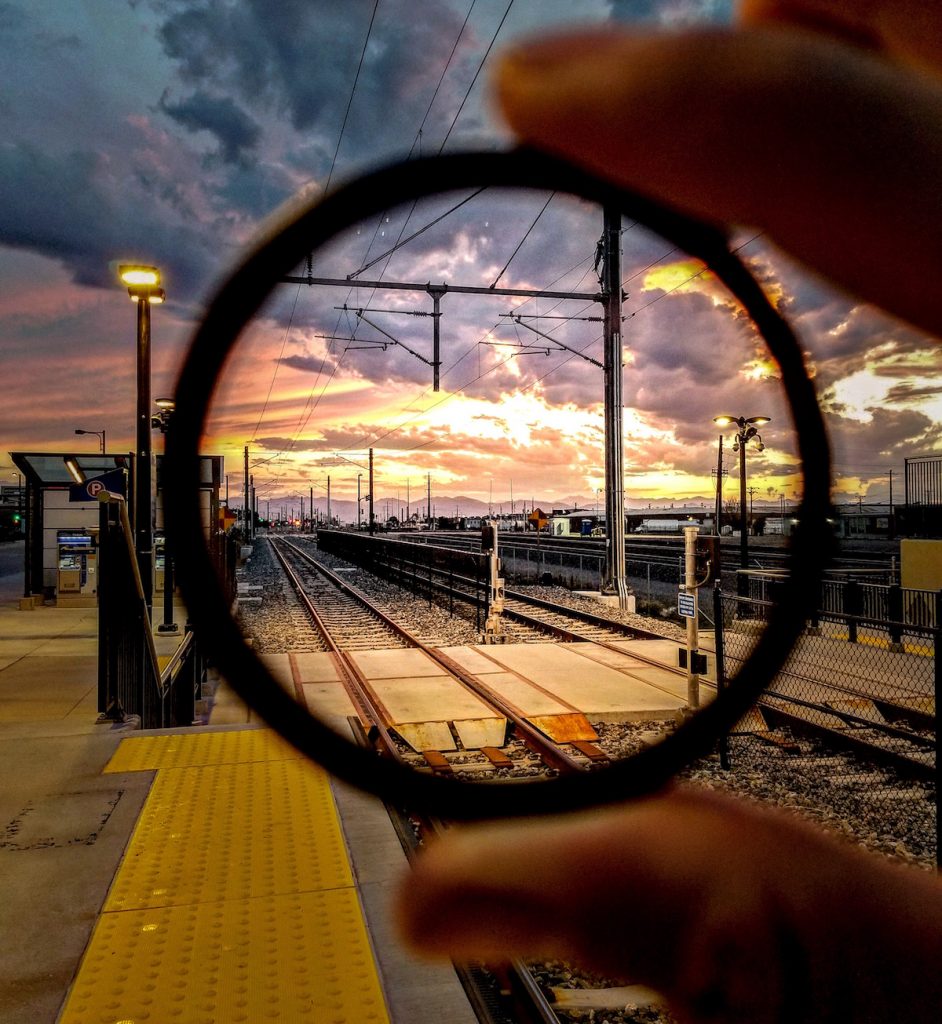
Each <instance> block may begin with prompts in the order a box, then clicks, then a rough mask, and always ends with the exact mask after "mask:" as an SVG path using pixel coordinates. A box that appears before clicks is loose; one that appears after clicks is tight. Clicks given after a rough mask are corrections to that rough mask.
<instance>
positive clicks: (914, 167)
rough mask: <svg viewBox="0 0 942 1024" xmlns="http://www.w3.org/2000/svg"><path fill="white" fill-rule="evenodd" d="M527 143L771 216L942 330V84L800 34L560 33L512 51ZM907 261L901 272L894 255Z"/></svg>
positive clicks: (647, 184) (765, 220)
mask: <svg viewBox="0 0 942 1024" xmlns="http://www.w3.org/2000/svg"><path fill="white" fill-rule="evenodd" d="M497 84H498V96H499V100H500V102H501V104H502V106H503V110H504V113H505V115H506V117H507V119H508V121H509V122H510V125H511V127H512V128H513V129H514V131H515V132H516V133H517V134H518V135H519V136H520V138H521V139H522V140H524V141H525V142H528V143H530V144H533V145H535V146H537V147H540V148H544V149H546V150H548V151H550V152H553V153H556V154H559V155H562V156H565V157H567V158H569V159H571V160H573V161H574V162H576V163H580V164H582V165H584V166H586V167H588V168H590V169H591V170H593V171H595V172H597V173H599V174H601V175H603V176H606V177H609V178H611V179H614V180H615V181H617V182H619V183H620V184H622V185H625V186H627V187H630V188H633V189H635V190H637V191H640V192H643V193H647V194H649V195H652V196H654V197H656V198H659V199H661V200H662V201H665V202H667V203H669V204H671V205H674V206H676V207H679V208H681V209H683V210H686V211H688V212H690V213H692V214H694V215H697V216H699V217H703V218H706V219H709V220H713V221H715V222H720V223H726V224H748V225H754V226H758V227H760V228H763V229H765V230H766V231H768V232H769V233H770V234H771V235H772V237H773V238H774V239H775V240H776V241H777V242H778V243H779V244H780V245H782V246H783V247H784V248H786V249H788V250H790V251H791V252H792V253H793V254H794V255H796V256H797V257H799V258H800V259H802V260H803V261H804V262H805V263H806V264H808V265H810V266H812V267H814V268H816V269H817V270H819V271H821V272H822V273H824V274H825V275H826V276H828V277H830V278H831V279H832V280H834V281H836V282H838V283H839V284H841V285H843V286H844V287H846V288H849V289H850V290H851V291H853V292H855V293H856V294H857V295H860V296H863V297H864V298H867V299H869V300H871V301H873V302H876V303H878V304H879V305H882V306H883V307H884V308H886V309H888V310H890V311H891V312H894V313H896V314H898V315H900V316H902V317H904V318H906V319H908V320H910V321H911V322H913V323H915V324H918V325H919V326H922V327H924V328H926V329H928V330H930V331H933V332H936V333H940V332H942V290H940V289H936V288H934V287H926V283H925V282H927V281H931V280H934V279H936V278H937V277H938V276H939V274H940V273H942V245H940V240H939V239H940V235H939V232H938V231H937V230H934V228H932V227H929V226H930V225H938V224H939V221H940V215H942V205H940V189H939V181H940V180H942V133H940V132H938V131H937V130H936V128H937V126H938V125H939V124H940V123H942V86H940V85H939V84H938V83H936V82H935V80H933V79H931V78H930V77H928V76H924V75H922V74H920V73H917V72H915V71H913V70H911V69H899V68H896V67H894V66H893V65H891V64H890V63H888V62H887V61H886V60H884V59H883V58H881V57H879V56H876V55H873V54H870V53H867V52H865V51H862V50H860V49H858V48H855V47H851V46H848V45H846V44H842V43H836V42H833V41H831V40H828V39H825V38H823V37H821V36H819V35H816V34H812V33H808V32H799V31H794V32H783V31H781V30H768V29H767V30H748V31H738V32H720V31H709V32H696V33H684V34H662V35H655V36H642V37H639V36H636V35H629V34H626V33H618V32H616V31H614V30H611V29H609V30H606V31H604V32H600V31H594V32H586V33H576V34H567V35H566V36H562V37H557V38H551V39H549V40H545V41H543V42H542V43H534V44H530V45H528V46H524V47H521V48H518V49H516V50H514V51H512V52H511V53H510V54H509V55H508V56H507V57H506V58H505V60H504V62H503V64H502V65H501V68H500V72H499V75H498V82H497ZM917 267H918V268H919V273H912V272H911V271H908V270H905V269H903V268H917Z"/></svg>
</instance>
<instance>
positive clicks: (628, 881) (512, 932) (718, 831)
mask: <svg viewBox="0 0 942 1024" xmlns="http://www.w3.org/2000/svg"><path fill="white" fill-rule="evenodd" d="M940 917H942V888H940V886H939V885H938V883H937V882H935V881H934V880H933V879H932V878H930V877H926V876H924V875H922V873H920V872H914V871H909V872H907V873H905V874H904V873H903V872H902V871H899V870H894V869H891V868H889V867H887V866H886V865H885V864H884V863H883V862H881V861H878V860H877V859H876V858H870V857H865V856H863V855H861V854H859V853H858V852H857V851H855V850H853V849H851V848H849V847H845V846H838V845H837V844H836V843H834V842H833V841H831V840H828V839H826V838H824V837H823V836H822V835H821V834H820V833H817V832H814V831H812V830H810V829H807V828H805V827H803V826H800V825H798V824H796V823H795V822H794V821H793V820H792V819H788V818H785V817H784V816H783V815H769V814H763V813H760V812H758V811H756V810H755V809H752V808H751V807H750V806H749V805H746V804H742V803H737V802H734V801H730V800H724V799H721V798H717V797H715V796H713V795H711V794H708V793H705V792H698V793H694V792H677V793H674V794H672V795H670V796H667V797H661V798H658V799H655V800H649V801H645V802H643V803H637V804H634V805H631V806H629V807H624V808H616V809H613V810H609V811H605V812H594V813H592V814H587V815H574V816H569V817H568V818H560V819H556V820H547V821H540V822H521V823H518V824H516V825H503V826H488V827H478V828H468V829H463V830H460V831H459V830H455V831H454V832H453V833H451V834H449V835H448V836H447V837H446V838H445V839H443V840H441V841H440V842H439V843H437V844H436V845H435V846H433V847H432V848H431V849H430V850H429V851H427V853H426V854H424V855H423V856H422V857H421V858H419V860H418V862H417V863H416V866H415V870H414V872H413V874H412V875H411V876H410V877H409V878H408V879H407V880H406V882H405V883H404V884H403V886H402V889H401V891H400V894H399V919H400V923H401V927H402V930H403V931H404V933H405V935H406V936H407V938H408V939H409V941H410V942H411V943H412V945H413V946H415V947H416V948H418V949H420V950H423V951H425V952H429V953H434V954H438V955H447V956H451V957H453V958H455V959H483V960H485V961H486V960H491V961H493V960H504V959H507V958H509V957H511V956H524V957H533V956H540V955H542V956H547V955H548V956H553V957H563V958H566V959H570V960H576V961H577V962H580V963H582V964H583V965H586V966H590V967H592V968H594V969H596V970H599V971H602V972H603V973H606V974H607V975H608V976H609V977H612V978H615V979H619V978H620V979H622V980H625V981H630V982H640V983H642V984H646V985H649V986H651V987H653V988H656V989H658V990H659V991H661V992H663V993H664V994H665V995H666V996H667V997H668V999H669V1000H670V1002H671V1004H672V1006H674V1008H675V1009H677V1010H678V1011H679V1012H681V1013H682V1014H683V1015H684V1016H685V1017H686V1018H687V1019H689V1020H692V1021H700V1020H712V1021H713V1022H714V1024H716V1022H719V1021H734V1020H735V1021H746V1020H748V1021H750V1022H752V1024H762V1022H765V1021H780V1020H792V1021H796V1022H797V1021H818V1020H820V1021H826V1020H836V1019H853V1020H855V1021H858V1022H866V1021H870V1020H874V1021H875V1020H882V1019H890V1018H892V1017H893V1015H894V1014H897V1013H898V1014H899V1016H897V1017H896V1019H904V1017H905V1015H906V1013H907V1012H908V1013H911V1014H912V1016H911V1017H905V1019H908V1020H910V1021H921V1020H926V1021H928V1020H932V1019H934V1018H933V1014H935V1013H936V1012H937V1004H935V1003H934V1001H935V1000H936V999H938V998H939V995H940V992H939V986H938V983H937V980H936V981H933V982H926V981H925V979H924V978H923V979H922V980H920V976H921V975H922V973H923V972H926V971H928V973H930V974H932V975H933V977H935V976H936V975H937V974H938V972H937V971H934V968H930V966H929V965H930V964H932V963H933V962H935V959H934V958H936V957H938V956H939V955H940V954H942V938H940V925H939V920H940ZM887 978H890V979H893V981H895V982H896V984H895V985H894V984H893V982H892V981H891V983H890V984H889V986H887ZM887 988H889V991H887ZM927 1010H928V1015H925V1011H927ZM881 1014H884V1015H887V1014H888V1015H889V1016H888V1017H887V1016H883V1017H881V1016H880V1015H881Z"/></svg>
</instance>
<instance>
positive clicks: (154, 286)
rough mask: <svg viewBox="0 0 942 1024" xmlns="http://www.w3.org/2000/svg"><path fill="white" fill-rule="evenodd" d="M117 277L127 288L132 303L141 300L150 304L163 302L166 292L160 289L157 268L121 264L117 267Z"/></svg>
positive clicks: (135, 264)
mask: <svg viewBox="0 0 942 1024" xmlns="http://www.w3.org/2000/svg"><path fill="white" fill-rule="evenodd" d="M118 277H119V278H121V281H122V282H123V283H124V284H125V285H126V286H127V289H128V295H130V296H131V301H132V302H140V301H141V299H144V300H146V301H147V302H149V303H151V304H156V303H160V302H163V301H164V299H165V298H166V297H167V294H166V292H165V291H164V290H163V288H161V287H160V271H159V270H158V269H157V267H146V266H141V265H140V264H137V263H122V264H121V265H120V266H119V267H118Z"/></svg>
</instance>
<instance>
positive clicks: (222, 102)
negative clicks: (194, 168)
mask: <svg viewBox="0 0 942 1024" xmlns="http://www.w3.org/2000/svg"><path fill="white" fill-rule="evenodd" d="M160 109H161V110H162V111H163V112H164V113H165V114H166V115H167V116H168V117H170V118H172V119H173V120H174V121H176V122H177V124H181V125H183V127H184V128H186V129H188V130H189V131H191V132H200V131H205V132H209V133H210V134H211V135H213V136H214V137H215V138H216V139H217V141H218V142H219V152H220V156H221V157H222V159H223V160H224V161H225V162H226V163H230V164H234V163H239V162H240V161H242V160H244V159H245V158H246V156H247V155H248V152H249V151H251V150H253V149H255V147H256V145H257V143H258V140H259V138H260V136H261V134H262V130H261V128H260V127H259V125H258V124H257V122H255V121H254V120H253V119H252V118H251V117H249V115H248V114H246V112H245V111H244V110H242V109H241V108H240V107H239V106H237V105H236V104H235V103H234V102H233V101H232V100H231V99H230V98H229V97H228V96H222V97H220V96H209V95H207V94H206V93H205V92H201V91H198V92H195V93H193V95H192V96H190V97H188V98H187V99H185V100H181V101H180V102H179V103H171V102H170V101H169V100H168V99H167V98H166V96H165V97H163V98H162V99H161V101H160Z"/></svg>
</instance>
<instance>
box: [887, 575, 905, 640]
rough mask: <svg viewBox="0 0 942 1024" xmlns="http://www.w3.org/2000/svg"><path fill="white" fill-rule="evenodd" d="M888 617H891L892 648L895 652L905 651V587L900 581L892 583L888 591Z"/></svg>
mask: <svg viewBox="0 0 942 1024" xmlns="http://www.w3.org/2000/svg"><path fill="white" fill-rule="evenodd" d="M886 606H887V607H886V611H887V615H886V617H887V618H888V619H889V627H888V628H889V632H890V650H891V651H892V652H893V653H894V654H902V653H903V588H902V587H901V586H900V585H899V584H898V583H893V584H891V585H890V586H889V587H888V588H887V591H886Z"/></svg>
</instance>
